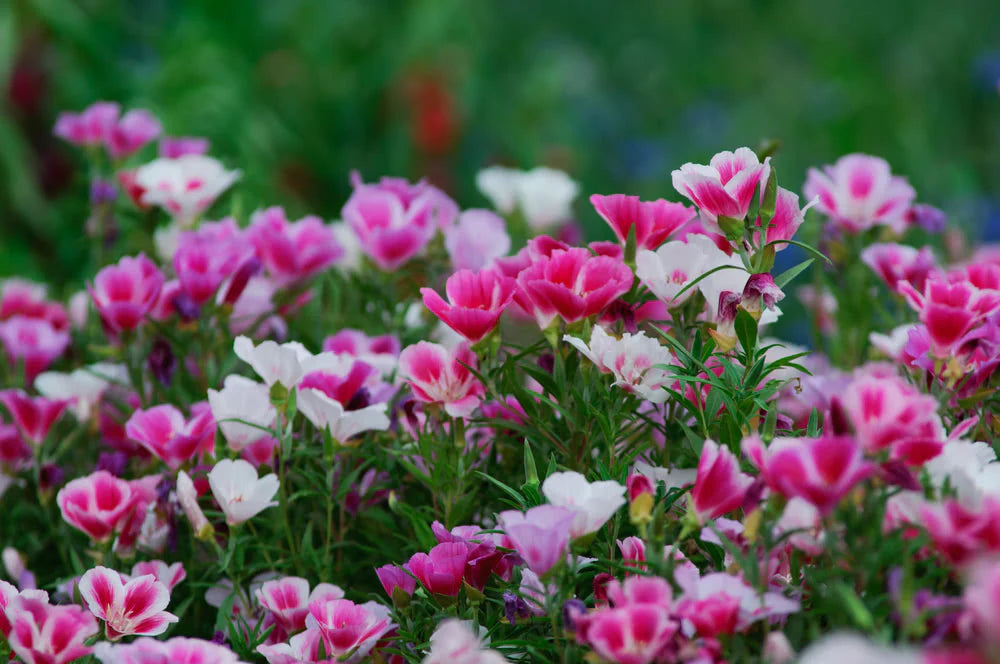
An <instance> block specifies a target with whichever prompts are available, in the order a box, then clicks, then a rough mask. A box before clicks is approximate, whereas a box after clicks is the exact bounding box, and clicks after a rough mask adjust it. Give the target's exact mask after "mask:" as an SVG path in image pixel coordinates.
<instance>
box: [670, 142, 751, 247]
mask: <svg viewBox="0 0 1000 664" xmlns="http://www.w3.org/2000/svg"><path fill="white" fill-rule="evenodd" d="M770 164H771V158H770V157H768V158H767V159H765V160H764V163H763V164H762V163H760V160H759V159H758V158H757V155H756V154H755V153H754V151H753V150H751V149H750V148H738V149H737V150H736V151H735V152H728V151H726V152H720V153H718V154H717V155H715V156H714V157H712V161H711V162H709V165H708V166H703V165H701V164H691V163H688V164H684V165H683V166H681V167H680V169H678V170H676V171H674V172H673V173H672V174H671V177H672V178H673V184H674V189H676V190H677V191H678V192H679V193H680V194H681V195H682V196H685V197H687V198H688V199H689V200H690V201H691V202H692V203H694V204H695V205H697V206H698V209H699V210H700V211H701V214H702V219H703V221H704V222H705V227H706V228H707V229H708V230H709V231H714V232H718V231H719V226H718V223H717V221H716V219H717V218H718V217H719V216H723V215H724V216H727V217H733V218H734V219H743V218H744V217H746V215H747V210H749V209H750V202H751V201H752V200H753V195H754V191H755V190H756V188H757V185H758V183H759V184H761V186H763V183H765V182H767V178H768V176H769V174H770V171H771V165H770Z"/></svg>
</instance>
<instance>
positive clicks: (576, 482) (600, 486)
mask: <svg viewBox="0 0 1000 664" xmlns="http://www.w3.org/2000/svg"><path fill="white" fill-rule="evenodd" d="M542 493H543V494H544V495H545V499H546V500H548V501H549V503H550V504H552V505H556V506H557V507H564V508H566V509H568V510H571V511H572V512H573V513H574V517H573V523H572V524H571V525H570V529H569V534H570V537H573V538H576V537H583V536H584V535H589V534H590V533H594V532H597V531H598V530H599V529H600V528H601V526H603V525H604V524H605V523H607V522H608V520H609V519H610V518H611V517H613V516H614V515H615V512H617V511H618V510H619V509H620V508H621V506H622V505H624V504H625V487H623V486H622V485H621V484H619V483H618V482H615V481H614V480H603V481H597V482H588V481H587V478H586V477H584V476H583V475H581V474H580V473H577V472H575V471H567V472H562V473H552V474H551V475H549V476H548V477H546V478H545V481H544V482H542Z"/></svg>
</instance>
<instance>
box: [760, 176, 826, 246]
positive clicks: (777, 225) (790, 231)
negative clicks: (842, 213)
mask: <svg viewBox="0 0 1000 664" xmlns="http://www.w3.org/2000/svg"><path fill="white" fill-rule="evenodd" d="M776 194H777V195H776V196H775V200H774V216H773V217H772V218H771V220H770V221H769V222H767V226H766V227H765V226H764V219H763V217H761V216H758V217H757V221H756V223H755V225H756V226H757V228H764V229H765V230H764V237H763V238H761V236H760V231H755V232H754V242H755V243H756V244H757V245H758V246H759V247H763V246H764V245H766V244H769V243H771V242H774V243H775V244H773V245H772V247H774V250H775V251H781V250H782V249H787V248H788V246H789V244H788V242H785V241H784V240H791V239H792V238H793V237H794V236H795V232H796V231H798V230H799V226H801V225H802V222H803V221H804V220H805V214H806V212H807V211H808V210H809V208H811V207H812V206H813V205H816V203H817V202H818V200H817V199H815V198H814V199H813V200H811V201H810V202H809V203H808V204H807V205H806V206H805V207H804V208H801V209H800V208H799V196H798V194H795V193H793V192H791V191H788V190H787V189H785V188H784V187H778V188H777V192H776ZM760 197H761V201H762V202H763V199H764V192H763V191H762V192H760Z"/></svg>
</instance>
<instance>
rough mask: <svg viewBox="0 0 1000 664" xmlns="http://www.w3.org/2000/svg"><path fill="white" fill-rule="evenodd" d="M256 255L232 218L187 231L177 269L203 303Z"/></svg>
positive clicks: (184, 286) (180, 241)
mask: <svg viewBox="0 0 1000 664" xmlns="http://www.w3.org/2000/svg"><path fill="white" fill-rule="evenodd" d="M253 255H254V248H253V246H252V245H251V244H250V243H249V242H248V241H247V239H246V238H245V237H244V235H243V232H242V231H241V230H240V228H239V227H238V226H237V225H236V221H235V220H234V219H232V218H228V219H223V220H222V221H216V222H211V223H205V224H202V225H201V226H200V227H199V228H198V230H197V231H183V232H182V233H181V234H180V237H179V238H178V244H177V251H176V253H174V272H176V273H177V278H178V280H179V281H180V283H181V288H182V289H183V290H184V292H185V293H187V295H188V296H190V298H191V299H192V300H193V301H194V303H195V304H198V305H201V304H204V303H205V302H208V301H209V300H211V299H212V297H213V296H214V295H215V292H216V291H217V290H218V289H219V286H221V285H222V282H223V281H225V280H226V279H227V278H229V277H231V276H233V275H234V274H235V273H236V271H237V270H238V269H239V268H240V267H241V266H242V265H243V264H244V263H246V262H247V261H249V260H251V259H252V258H253Z"/></svg>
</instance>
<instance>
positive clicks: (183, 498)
mask: <svg viewBox="0 0 1000 664" xmlns="http://www.w3.org/2000/svg"><path fill="white" fill-rule="evenodd" d="M176 495H177V502H178V503H180V505H181V509H182V510H184V515H185V516H186V517H187V518H188V521H189V522H190V523H191V530H193V531H194V534H195V537H198V538H200V539H204V538H206V537H210V536H211V535H212V524H210V523H209V522H208V519H207V518H205V513H204V512H202V511H201V506H200V505H198V491H197V490H196V489H195V488H194V482H192V481H191V478H190V477H189V476H188V474H187V473H185V472H184V471H183V470H182V471H181V472H179V473H177V489H176Z"/></svg>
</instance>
